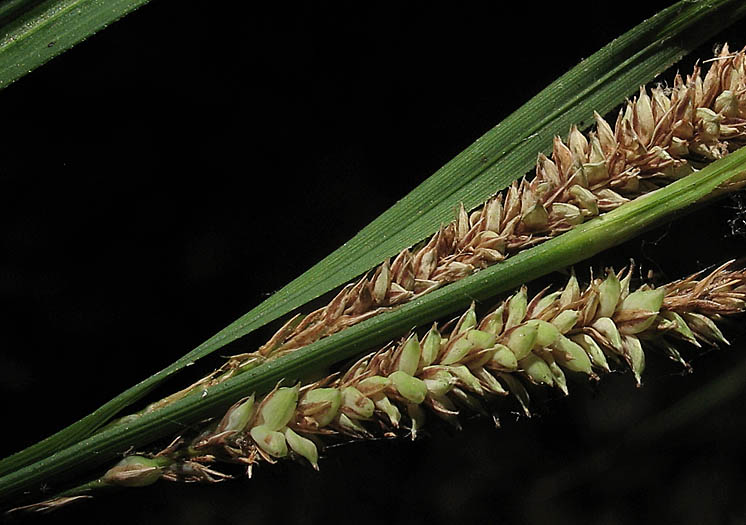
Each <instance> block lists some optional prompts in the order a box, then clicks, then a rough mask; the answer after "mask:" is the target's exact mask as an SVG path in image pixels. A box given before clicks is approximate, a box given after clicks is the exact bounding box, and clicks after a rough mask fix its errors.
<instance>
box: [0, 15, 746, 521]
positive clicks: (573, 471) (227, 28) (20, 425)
mask: <svg viewBox="0 0 746 525" xmlns="http://www.w3.org/2000/svg"><path fill="white" fill-rule="evenodd" d="M489 7H491V9H490V8H489ZM496 7H497V8H498V9H496ZM660 7H661V5H660V3H655V2H630V3H627V4H626V5H625V6H624V7H622V6H621V4H620V5H619V6H616V4H608V5H607V6H605V7H604V8H603V9H601V7H600V5H599V8H598V10H597V11H596V10H594V9H593V8H589V7H587V6H586V4H582V5H580V4H578V5H568V4H564V3H553V4H550V5H545V4H542V5H541V6H538V5H535V4H533V3H531V4H529V3H524V4H517V5H510V6H504V5H499V6H496V5H491V6H488V5H486V4H461V3H459V4H453V5H451V6H450V7H448V8H435V7H433V6H431V5H430V4H429V3H426V2H421V3H411V4H406V5H405V4H398V5H397V6H395V7H386V6H383V5H380V4H376V5H371V6H366V7H361V6H358V7H355V8H352V9H351V8H349V7H345V6H338V5H331V4H327V3H323V2H322V3H307V4H302V3H295V4H290V5H289V4H282V5H281V6H280V5H278V6H275V7H258V6H253V5H252V6H248V5H246V6H244V7H237V6H233V5H230V6H229V5H227V4H220V5H218V4H215V5H209V6H207V5H197V4H196V3H195V4H188V3H186V2H181V3H174V2H171V3H169V2H163V1H161V2H157V1H156V2H153V3H152V4H151V5H147V6H145V7H144V8H142V9H140V10H139V11H137V12H136V13H134V14H132V15H131V16H129V17H127V18H126V19H125V20H123V21H120V22H118V23H116V24H114V25H113V26H112V27H110V28H108V29H107V30H106V31H104V32H102V33H101V34H99V35H96V36H94V37H93V38H91V39H89V40H88V41H87V42H85V43H83V44H82V45H80V46H79V47H77V48H75V49H73V50H72V51H70V52H68V53H66V54H65V55H63V56H62V57H60V58H57V59H55V60H54V61H52V62H51V63H50V64H47V65H46V66H44V67H43V68H41V69H40V70H38V71H36V72H34V73H32V74H30V75H28V76H27V77H25V78H24V79H22V80H21V81H19V82H17V83H16V84H14V85H13V86H11V87H10V88H8V89H6V90H5V91H3V92H2V93H0V108H1V109H0V159H1V160H0V184H1V185H2V186H1V188H2V189H1V190H0V251H1V253H2V257H1V258H0V297H2V303H1V304H2V305H3V307H4V308H3V309H4V312H3V314H2V317H1V318H0V319H1V320H0V326H2V330H0V345H2V346H1V348H2V351H1V352H0V397H1V398H2V400H3V401H2V405H0V406H2V410H3V414H2V418H3V419H2V420H3V424H2V428H3V432H2V435H3V441H4V442H3V445H2V454H1V455H3V456H4V455H7V454H9V453H11V452H12V451H15V450H18V449H20V448H22V447H24V446H27V445H30V444H32V443H34V442H36V441H38V440H39V439H41V438H43V437H45V436H46V435H48V434H49V433H51V432H52V431H54V430H57V429H59V428H62V427H63V426H65V425H67V424H70V423H72V422H73V421H75V420H77V419H78V418H80V417H82V416H84V415H85V414H88V413H89V412H91V411H92V410H93V409H95V408H96V407H98V406H99V405H101V404H102V403H103V402H105V401H106V400H108V399H110V398H111V397H113V396H114V395H116V394H118V393H119V392H121V391H123V390H124V389H126V388H127V387H129V386H131V385H132V384H134V383H135V382H136V381H139V380H141V379H143V378H145V377H146V376H148V375H149V374H151V373H153V372H155V371H157V370H159V369H161V368H163V367H164V366H166V365H167V364H169V363H171V362H172V361H174V360H175V359H176V358H177V357H179V356H180V355H182V354H184V353H185V352H186V351H188V350H189V349H191V348H193V347H195V346H196V345H197V344H199V343H200V342H202V341H203V340H205V339H207V338H208V337H209V336H210V335H212V334H213V333H215V332H217V331H218V330H219V329H220V328H222V327H224V326H225V325H226V324H228V323H229V322H230V321H232V320H233V319H235V318H237V317H238V316H240V315H241V314H243V313H244V312H246V311H248V310H249V309H250V308H251V307H253V306H254V305H256V304H258V303H259V302H260V301H261V300H262V299H264V298H265V297H267V296H268V295H269V294H271V293H272V292H273V291H275V290H277V289H279V288H281V287H282V286H283V285H284V284H285V283H286V282H288V281H289V280H290V279H292V278H293V277H295V276H297V275H299V274H300V273H301V272H302V271H303V270H305V269H307V268H308V267H309V266H310V265H311V264H313V263H315V262H317V261H318V260H320V259H321V258H322V257H323V256H325V255H326V254H328V253H330V252H331V251H332V250H333V249H335V248H336V247H338V246H339V245H340V244H342V243H343V242H345V241H346V240H348V239H349V238H350V237H352V236H353V235H354V234H355V233H356V232H357V231H358V230H359V229H360V228H362V227H363V226H365V225H366V224H367V223H368V222H369V221H371V220H372V219H374V218H375V217H376V216H377V215H378V214H379V213H381V212H383V211H384V210H385V209H386V208H387V207H389V206H391V205H392V204H393V203H395V202H396V200H397V199H399V198H401V197H402V196H403V195H405V194H406V193H407V192H408V191H410V190H411V189H413V188H414V187H415V186H416V185H417V184H418V183H419V182H421V181H422V180H424V179H425V178H426V177H427V176H428V175H430V174H431V173H433V172H434V171H435V170H436V169H437V168H439V167H440V166H442V165H443V164H444V163H446V162H447V161H448V160H449V159H450V158H452V157H453V156H455V155H456V154H457V153H458V152H460V151H461V150H462V149H463V148H465V147H466V146H467V145H469V144H470V143H471V142H473V141H474V140H475V139H476V138H478V137H479V136H481V135H482V134H483V133H484V132H486V131H487V130H488V129H489V128H491V127H492V126H493V125H495V124H496V123H497V122H499V121H500V120H501V119H503V118H504V117H505V116H507V115H508V114H509V113H510V112H512V111H514V110H515V109H516V108H518V107H519V106H520V105H521V104H522V103H523V102H525V101H527V100H528V99H529V98H530V97H531V96H533V95H535V94H536V93H537V92H538V91H539V90H540V89H541V88H542V87H544V86H545V85H546V84H548V83H549V82H550V81H552V80H553V79H555V78H556V77H557V76H559V75H560V74H562V73H563V72H565V71H566V70H567V69H569V68H570V67H572V66H573V65H575V64H576V63H577V62H578V61H579V60H581V59H582V58H584V57H587V56H589V55H590V54H592V53H593V52H594V51H596V50H597V49H598V48H599V47H601V46H602V45H604V44H605V43H607V42H608V41H609V40H610V39H611V38H613V37H616V36H618V35H619V34H621V33H622V32H624V31H626V30H628V29H629V28H631V27H633V26H634V25H636V24H637V23H639V22H640V21H642V20H643V19H645V18H647V17H649V16H650V15H652V14H653V13H655V12H656V11H657V10H658V9H659V8H660ZM609 9H618V10H617V11H615V12H614V13H613V15H612V14H610V12H609V11H608V10H609ZM744 27H746V26H744V24H743V23H741V24H737V25H736V26H734V27H733V28H732V29H731V30H729V31H727V32H725V33H723V34H721V35H720V36H718V38H717V39H716V40H713V41H711V42H708V43H707V44H705V45H704V46H703V47H702V48H701V49H700V50H699V52H698V53H695V54H693V55H692V57H690V58H688V59H687V60H686V61H684V62H683V63H682V64H681V65H680V67H681V68H682V70H684V71H687V70H689V69H690V67H691V64H692V63H693V60H694V58H693V57H697V56H699V57H702V58H708V57H709V56H710V52H711V51H710V50H711V48H712V46H713V45H714V44H715V43H716V42H722V41H724V40H725V39H728V40H730V41H731V42H732V44H733V45H735V46H743V45H744V44H746V41H744V40H743V36H742V35H743V29H744ZM670 77H671V74H670V73H669V74H668V76H666V78H669V79H670ZM738 219H739V210H738V202H737V201H736V200H733V199H730V200H725V201H721V202H720V203H717V204H714V205H712V206H710V207H708V208H707V209H705V210H700V211H697V212H695V213H693V214H691V215H688V216H686V217H684V218H682V219H680V220H678V221H677V222H675V223H673V224H672V225H670V226H667V227H663V228H660V229H657V230H655V231H651V232H649V233H647V234H645V235H644V236H643V237H641V238H638V239H637V240H635V241H632V242H629V243H627V244H625V245H623V246H621V247H618V248H616V249H614V250H611V251H609V252H607V253H605V254H603V255H602V256H599V257H596V258H595V259H594V260H593V261H592V265H593V267H594V268H595V269H596V270H598V269H600V268H603V267H604V266H605V265H608V264H614V265H616V266H617V267H619V266H621V265H622V264H624V263H626V261H627V260H628V259H629V258H630V257H634V258H635V259H636V260H637V261H638V262H639V263H640V264H641V265H642V266H643V268H644V270H645V271H647V270H652V271H653V272H654V273H655V278H656V279H658V280H659V281H660V282H662V281H664V280H666V279H672V278H676V277H679V276H681V275H683V274H684V273H685V272H691V271H695V270H698V269H701V268H703V267H705V266H707V265H709V264H712V263H716V262H718V261H721V260H724V259H727V258H731V257H741V256H743V255H745V253H744V250H743V248H744V236H743V233H742V232H741V233H740V234H739V233H738V232H736V233H735V234H734V232H733V229H732V227H731V223H733V222H734V221H735V222H737V221H738ZM579 270H580V268H579ZM579 273H580V274H581V275H583V272H582V271H580V272H579ZM533 289H534V290H537V289H538V287H534V288H533ZM269 333H270V330H269V329H267V330H261V331H259V332H257V333H256V334H255V335H252V336H250V337H247V338H245V340H242V341H240V342H239V343H237V344H235V345H233V346H232V347H231V349H230V350H231V352H233V351H234V350H235V352H233V353H236V352H240V351H248V350H250V349H252V348H255V347H256V345H257V344H260V343H261V342H263V340H264V339H266V337H267V336H268V334H269ZM727 334H728V335H729V336H731V338H732V340H733V346H732V348H731V349H725V350H722V351H717V352H711V353H706V354H705V355H702V356H700V357H697V358H696V359H694V360H693V364H694V368H695V373H694V374H691V375H685V374H682V373H681V371H680V369H679V368H677V366H676V365H675V364H673V363H670V362H668V361H666V360H664V359H663V358H656V357H650V363H649V371H648V372H647V374H646V381H645V387H644V388H642V389H636V388H635V387H634V384H633V380H632V378H631V376H630V375H629V374H613V375H612V376H610V377H608V378H606V379H604V380H603V381H602V382H601V384H600V385H599V386H598V387H597V388H596V387H593V386H592V385H588V384H586V383H585V382H580V381H578V382H576V383H574V384H572V385H571V390H572V392H571V394H572V395H571V396H570V397H569V398H567V399H562V398H560V397H559V396H550V398H549V399H547V400H545V401H542V402H540V403H539V404H538V405H537V407H536V408H537V412H538V413H537V415H536V416H535V417H534V418H532V419H531V420H527V419H519V418H517V417H516V416H515V415H514V414H510V413H507V414H504V415H503V418H502V420H503V428H502V429H501V430H499V431H495V430H493V429H492V428H491V425H490V423H489V422H488V421H485V420H483V419H479V418H476V419H468V420H466V421H465V425H464V426H465V430H464V431H463V432H449V431H445V430H443V429H440V428H439V427H435V428H434V429H433V430H432V433H431V434H430V435H428V436H426V437H425V438H423V439H421V440H418V441H417V442H414V443H411V442H407V441H404V440H402V441H390V440H386V441H378V442H371V443H364V444H352V445H348V446H342V447H337V448H334V449H331V450H329V451H328V452H327V453H326V455H325V457H324V458H323V459H322V461H321V472H320V473H315V472H313V471H311V470H310V469H309V468H305V467H304V466H301V465H297V464H292V463H281V464H279V465H276V466H274V467H262V468H260V469H258V471H257V472H256V475H255V477H254V479H252V480H245V479H244V480H238V481H233V482H229V483H224V484H220V485H216V486H179V485H173V484H168V483H159V484H157V485H155V486H153V487H150V488H147V489H133V490H129V491H125V492H123V493H120V494H115V495H110V496H102V497H100V498H97V499H95V500H93V501H91V502H87V503H83V504H80V505H78V506H74V507H72V508H69V509H64V510H62V511H59V512H58V513H56V514H53V515H51V516H47V517H45V518H44V519H43V520H40V521H43V522H47V523H53V522H54V523H56V522H57V521H58V520H68V519H73V520H78V521H79V522H83V523H86V522H94V521H96V522H97V521H104V520H106V521H108V522H112V523H124V522H127V523H140V522H165V523H171V522H174V523H176V522H179V523H270V522H271V523H281V522H286V521H289V522H297V523H318V522H322V521H324V522H327V521H332V522H352V523H357V522H380V521H384V520H385V521H387V522H391V523H397V522H408V523H416V522H423V523H424V522H427V523H431V524H434V523H454V522H460V521H466V520H469V521H471V520H480V521H486V520H490V521H492V520H494V521H501V522H506V523H542V522H547V521H549V522H562V521H589V520H593V521H594V522H596V523H610V524H611V523H639V522H654V521H657V522H677V523H744V522H745V521H746V504H744V501H743V497H742V495H743V493H744V490H745V489H746V473H744V467H746V463H745V461H746V455H745V454H744V451H743V449H742V446H741V444H742V443H743V440H744V438H745V437H746V425H744V424H743V423H742V422H741V420H742V418H743V411H742V404H743V401H744V399H746V397H745V396H746V393H745V392H744V386H746V372H744V371H743V369H744V364H745V363H746V360H744V358H743V356H742V355H741V353H742V352H743V351H744V350H746V344H745V343H746V336H745V335H744V333H743V329H741V328H740V327H739V325H738V323H734V324H733V325H732V326H730V327H728V328H727ZM689 355H693V353H691V352H690V354H689ZM218 362H219V359H217V358H216V359H214V360H212V361H211V360H208V364H207V365H205V366H212V365H214V364H216V363H218ZM739 371H740V373H739ZM729 373H732V374H731V376H729V375H728V374H729ZM723 378H726V379H727V380H724V379H723ZM180 384H181V383H172V384H171V385H169V387H174V388H175V387H178V386H179V385H180ZM712 384H716V385H718V386H719V387H727V388H725V390H726V393H725V394H719V395H718V392H717V391H716V392H715V394H716V395H714V396H713V397H712V398H706V397H705V396H704V395H703V394H696V395H694V396H690V397H689V398H685V396H687V394H690V393H692V392H696V391H698V389H701V388H705V387H707V385H712ZM728 389H729V390H728ZM682 399H689V400H692V399H694V400H695V401H696V403H697V405H696V408H697V409H696V410H695V409H693V408H692V405H691V404H687V405H685V410H681V411H678V412H677V411H672V409H671V407H675V406H677V403H679V402H680V401H681V400H682ZM52 488H54V487H52Z"/></svg>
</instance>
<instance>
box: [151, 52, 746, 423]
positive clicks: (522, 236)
mask: <svg viewBox="0 0 746 525" xmlns="http://www.w3.org/2000/svg"><path fill="white" fill-rule="evenodd" d="M594 116H595V121H596V128H595V130H594V131H591V132H590V133H588V134H587V135H584V134H583V133H581V132H580V131H579V130H578V129H577V127H576V126H573V127H571V129H570V132H569V134H568V137H567V139H566V140H565V141H563V140H562V139H561V138H560V137H555V138H554V142H553V148H552V153H551V156H550V157H547V156H545V155H544V154H539V155H538V159H537V163H536V169H535V176H534V177H533V179H531V180H530V181H529V180H528V179H526V178H523V179H521V180H520V181H515V182H513V184H511V186H510V187H508V188H507V189H505V190H503V191H502V192H500V193H499V194H497V195H496V196H494V197H492V198H491V199H489V200H488V201H487V202H486V203H485V204H484V205H483V206H482V207H481V208H479V209H477V210H474V211H472V212H471V213H467V211H466V210H465V209H464V207H463V206H460V207H459V209H458V210H457V213H456V219H455V220H454V221H453V222H451V223H450V224H448V225H446V226H444V227H441V228H440V229H439V231H438V232H436V233H435V234H434V235H433V236H432V237H431V238H430V239H429V240H428V241H427V242H426V243H424V244H423V245H422V246H420V247H419V248H415V249H412V250H409V249H405V250H403V251H402V252H401V253H399V255H397V256H396V257H395V258H394V260H393V262H389V261H385V262H384V263H383V264H382V265H381V266H379V267H378V268H376V269H375V270H374V271H373V272H371V273H369V274H368V275H366V276H365V277H363V278H362V279H360V280H359V281H357V282H356V283H353V284H349V285H347V286H345V287H344V288H343V289H342V290H341V291H340V292H339V293H338V294H337V295H336V296H335V297H334V299H332V301H331V302H330V303H329V304H328V305H326V306H324V307H322V308H319V309H318V310H316V311H314V312H311V313H310V314H308V315H306V316H305V317H301V316H296V317H294V318H292V319H291V320H290V321H288V322H287V323H286V324H285V325H284V326H283V327H282V328H281V329H280V330H278V332H276V333H275V334H274V335H273V336H272V338H271V339H270V340H269V341H268V342H267V343H266V344H265V345H263V346H262V347H261V348H260V349H259V350H258V351H257V352H254V353H245V354H241V355H237V356H233V357H231V358H230V359H229V360H228V361H227V362H226V363H225V365H224V366H222V367H221V368H220V369H219V370H216V371H215V372H213V373H211V374H209V375H208V376H207V377H205V378H203V379H202V380H200V381H198V382H197V383H195V384H194V385H191V386H189V387H188V388H186V389H184V390H182V391H180V392H178V393H176V394H174V395H172V396H170V397H169V398H168V399H167V400H164V402H171V401H173V400H175V399H178V398H180V397H183V396H184V395H186V394H187V393H189V392H192V391H194V390H195V389H200V388H202V389H204V388H207V387H210V386H213V385H215V384H218V383H220V382H222V381H224V380H226V379H227V378H229V377H231V376H233V375H235V374H236V373H238V372H239V371H240V370H241V369H243V368H247V367H250V366H253V365H254V364H255V363H257V362H261V361H263V360H265V359H272V358H276V357H279V356H281V355H285V354H286V353H288V352H292V351H294V350H297V349H299V348H302V347H304V346H306V345H308V344H311V343H313V342H315V341H318V340H319V339H321V338H323V337H326V336H329V335H332V334H334V333H337V332H339V331H340V330H343V329H345V328H347V327H349V326H353V325H355V324H357V323H359V322H361V321H364V320H365V319H368V318H370V317H373V316H376V315H378V314H379V313H381V312H383V311H386V310H388V309H390V308H392V307H395V306H397V305H400V304H403V303H406V302H408V301H410V300H412V299H414V298H416V297H418V296H421V295H423V294H426V293H428V292H430V291H432V290H435V289H436V288H438V287H440V286H443V285H444V284H447V283H450V282H454V281H457V280H459V279H462V278H463V277H466V276H468V275H471V274H472V273H474V272H476V271H478V270H480V269H482V268H486V267H488V266H491V265H493V264H496V263H499V262H500V261H502V260H504V259H505V258H506V257H509V256H510V255H511V254H514V253H516V252H518V251H521V250H524V249H527V248H529V247H531V246H534V245H536V244H538V243H541V242H543V241H545V240H547V239H549V238H551V237H554V236H556V235H559V234H561V233H563V232H565V231H568V230H570V229H572V228H573V227H574V226H576V225H577V224H580V223H582V222H583V221H585V220H587V219H589V218H593V217H595V216H597V215H599V214H600V213H603V212H607V211H610V210H613V209H615V208H617V207H618V206H620V205H622V204H624V203H625V202H628V201H629V200H630V199H633V198H635V197H637V196H640V195H642V194H644V193H647V192H650V191H652V190H654V189H656V188H658V187H660V186H662V185H665V184H666V183H668V182H669V181H671V180H674V179H677V178H679V177H681V176H684V175H686V174H688V173H690V172H691V171H692V170H693V169H695V166H694V165H693V164H701V163H705V162H709V161H712V160H714V159H717V158H720V157H722V156H723V155H725V154H727V152H728V151H730V150H732V149H735V148H736V147H739V146H740V145H742V143H743V142H744V140H745V139H746V58H745V55H744V50H741V51H740V52H738V53H733V54H732V53H730V51H729V49H728V46H727V45H725V46H724V47H723V49H722V50H721V51H720V52H719V53H718V54H717V56H716V58H715V59H713V60H712V61H711V65H710V67H709V70H708V71H707V74H706V75H705V77H704V78H702V76H701V67H700V66H699V65H697V66H695V67H694V70H693V72H692V74H691V75H688V76H687V77H686V79H684V78H683V77H682V76H681V75H679V74H677V75H676V76H675V78H674V81H673V85H672V86H671V87H670V88H668V87H664V86H661V85H658V86H655V87H653V88H652V89H650V90H649V91H648V90H646V89H644V88H640V92H639V95H638V96H637V97H634V98H633V99H632V100H630V101H628V102H627V103H626V104H625V106H624V107H623V108H622V110H621V111H620V112H619V114H618V116H617V119H616V122H615V124H614V127H613V128H612V126H611V125H610V124H609V123H608V122H607V121H606V120H604V119H603V118H602V117H601V116H600V115H599V114H597V113H596V114H595V115H594ZM162 403H163V402H160V403H159V404H158V405H154V406H153V407H149V409H148V410H150V409H153V408H156V407H157V406H161V405H162Z"/></svg>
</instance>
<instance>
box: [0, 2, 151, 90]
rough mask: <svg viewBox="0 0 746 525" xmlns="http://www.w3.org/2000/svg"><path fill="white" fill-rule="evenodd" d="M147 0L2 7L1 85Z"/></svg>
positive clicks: (15, 3) (24, 4) (66, 48)
mask: <svg viewBox="0 0 746 525" xmlns="http://www.w3.org/2000/svg"><path fill="white" fill-rule="evenodd" d="M147 2H148V0H47V1H46V2H39V1H38V0H37V1H34V0H13V1H11V2H7V3H6V4H5V5H3V6H2V7H0V25H1V26H2V36H1V37H0V89H4V88H6V87H8V86H9V85H10V84H12V83H13V82H15V81H16V80H18V79H19V78H21V77H23V76H24V75H26V74H27V73H30V72H31V71H33V70H34V69H36V68H37V67H39V66H42V65H44V64H45V63H47V62H48V61H49V60H51V59H52V58H54V57H56V56H57V55H59V54H61V53H63V52H65V51H67V50H68V49H70V48H72V47H73V46H75V45H76V44H78V43H80V42H82V41H83V40H85V39H86V38H88V37H89V36H91V35H93V34H94V33H96V32H97V31H99V30H101V29H103V28H105V27H106V26H108V25H109V24H111V23H113V22H115V21H117V20H119V19H120V18H122V17H123V16H125V15H126V14H128V13H130V12H131V11H134V10H135V9H137V8H138V7H140V6H142V5H143V4H146V3H147Z"/></svg>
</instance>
